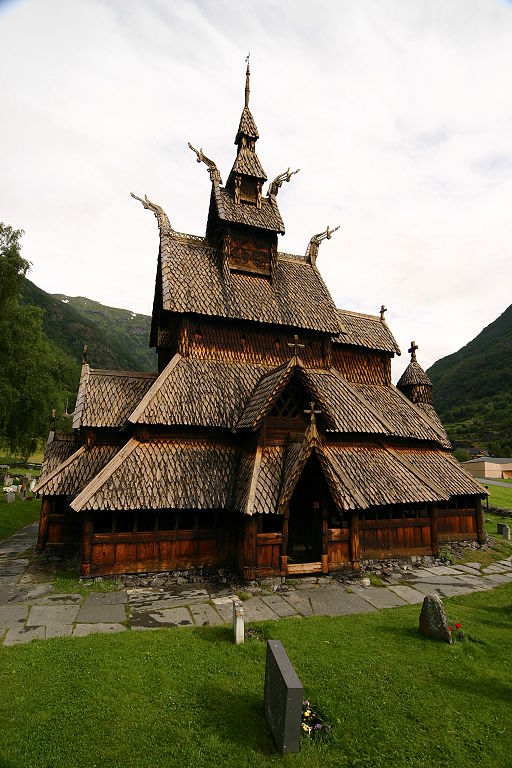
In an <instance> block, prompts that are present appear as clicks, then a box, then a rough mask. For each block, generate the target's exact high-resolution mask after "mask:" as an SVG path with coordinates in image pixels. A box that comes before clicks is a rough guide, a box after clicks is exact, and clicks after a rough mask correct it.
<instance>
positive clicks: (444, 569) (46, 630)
mask: <svg viewBox="0 0 512 768" xmlns="http://www.w3.org/2000/svg"><path fill="white" fill-rule="evenodd" d="M36 539H37V524H36V525H31V526H28V527H26V528H23V529H22V530H21V531H19V532H18V533H16V534H15V535H14V536H11V538H9V539H7V540H5V541H3V542H0V644H2V643H3V645H4V646H8V645H16V644H19V643H27V642H29V641H30V640H33V639H34V638H39V639H44V638H51V637H63V636H65V635H72V636H74V637H85V636H86V635H90V634H92V633H96V632H102V633H111V632H124V631H126V630H127V629H128V628H131V630H135V631H141V630H151V629H158V628H161V627H179V626H198V627H201V626H207V625H214V624H227V623H230V622H231V620H232V602H233V599H235V598H236V597H237V595H236V592H235V591H234V590H233V589H231V588H229V587H224V588H223V587H222V586H220V587H219V586H218V585H212V584H210V583H209V582H208V583H207V582H205V583H204V584H202V583H201V584H188V585H185V586H173V587H168V588H165V589H164V588H157V587H136V588H128V589H119V590H118V591H116V592H91V593H90V594H89V595H88V596H87V597H85V598H83V597H82V596H81V595H78V594H77V595H74V594H57V593H55V591H54V587H53V584H51V583H50V582H49V581H48V574H47V573H46V574H45V572H44V570H43V569H41V570H40V571H39V572H38V571H37V568H36V569H35V570H34V568H31V575H28V574H26V571H27V569H28V566H29V564H30V560H29V559H28V557H24V555H25V554H27V553H28V554H29V555H30V554H31V552H33V550H34V547H35V542H36ZM34 573H35V578H34ZM45 576H46V581H45V580H44V578H45ZM385 580H386V582H387V583H386V585H385V586H383V587H374V586H363V585H362V584H361V583H357V582H354V584H351V585H350V586H347V585H346V584H344V583H340V582H339V581H337V580H336V579H335V578H330V577H323V578H322V577H321V578H318V579H317V578H313V579H301V580H300V581H298V582H296V584H295V586H294V587H288V588H286V591H281V590H278V591H277V592H274V593H269V594H259V595H254V596H252V597H250V598H249V599H248V600H245V601H244V602H243V608H244V617H245V622H246V624H247V623H250V622H254V621H264V620H268V619H279V618H281V617H287V616H296V617H303V616H344V615H347V614H354V613H370V612H372V611H376V610H379V609H380V608H392V607H395V606H400V605H406V604H419V603H421V602H422V601H423V598H424V597H425V595H429V594H433V593H437V594H439V595H440V596H441V597H447V596H452V595H464V594H467V593H469V592H476V591H482V590H487V589H493V588H494V587H496V586H498V585H499V584H505V583H507V582H511V581H512V555H511V556H510V557H508V558H506V559H504V560H501V561H500V562H497V563H493V564H492V565H489V566H488V567H486V568H482V566H481V565H480V564H479V563H467V564H466V565H456V566H439V565H437V566H432V567H412V568H411V566H409V567H408V568H407V569H404V568H401V567H400V568H396V569H394V570H390V571H389V575H387V576H386V577H385Z"/></svg>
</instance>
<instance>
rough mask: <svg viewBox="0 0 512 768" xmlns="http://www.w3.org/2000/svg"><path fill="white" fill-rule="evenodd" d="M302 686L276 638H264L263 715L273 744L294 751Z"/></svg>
mask: <svg viewBox="0 0 512 768" xmlns="http://www.w3.org/2000/svg"><path fill="white" fill-rule="evenodd" d="M303 694H304V689H303V687H302V683H301V681H300V680H299V678H298V675H297V673H296V671H295V669H294V668H293V665H292V663H291V661H290V659H289V658H288V656H287V654H286V651H285V649H284V648H283V645H282V643H281V642H280V641H279V640H267V661H266V666H265V698H264V706H265V718H266V720H267V723H268V727H269V728H270V731H271V733H272V736H273V737H274V741H275V744H276V747H277V748H278V749H279V750H280V751H281V752H283V753H286V752H298V751H299V746H300V724H301V720H302V697H303Z"/></svg>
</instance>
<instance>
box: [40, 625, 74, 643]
mask: <svg viewBox="0 0 512 768" xmlns="http://www.w3.org/2000/svg"><path fill="white" fill-rule="evenodd" d="M72 634H73V625H72V624H47V625H46V639H47V640H49V639H50V638H51V637H68V636H69V637H70V636H71V635H72Z"/></svg>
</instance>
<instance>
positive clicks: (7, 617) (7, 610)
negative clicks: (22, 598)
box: [0, 604, 28, 627]
mask: <svg viewBox="0 0 512 768" xmlns="http://www.w3.org/2000/svg"><path fill="white" fill-rule="evenodd" d="M27 615H28V605H19V604H11V605H2V606H1V607H0V624H1V625H2V627H3V626H6V627H12V626H13V624H17V623H19V622H22V623H23V624H24V623H25V620H26V618H27Z"/></svg>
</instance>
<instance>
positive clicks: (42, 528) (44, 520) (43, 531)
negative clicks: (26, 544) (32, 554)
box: [36, 496, 51, 552]
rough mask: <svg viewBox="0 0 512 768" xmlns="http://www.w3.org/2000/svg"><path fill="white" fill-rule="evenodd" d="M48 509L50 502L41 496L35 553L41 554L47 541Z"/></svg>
mask: <svg viewBox="0 0 512 768" xmlns="http://www.w3.org/2000/svg"><path fill="white" fill-rule="evenodd" d="M50 507H51V501H50V499H49V498H48V497H47V496H43V500H42V502H41V517H40V518H39V534H38V536H37V547H36V549H37V551H38V552H41V551H42V550H43V549H44V548H45V546H46V542H47V541H48V529H49V527H50Z"/></svg>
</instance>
